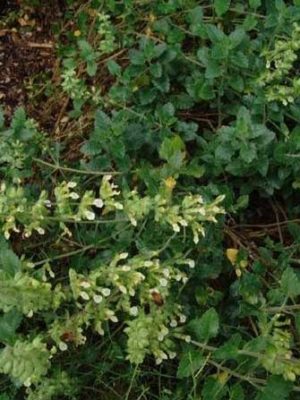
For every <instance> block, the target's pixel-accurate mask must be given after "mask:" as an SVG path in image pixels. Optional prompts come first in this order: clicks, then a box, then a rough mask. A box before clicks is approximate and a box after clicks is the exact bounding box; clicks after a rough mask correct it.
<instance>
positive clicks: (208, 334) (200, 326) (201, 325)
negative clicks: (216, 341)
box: [190, 308, 219, 342]
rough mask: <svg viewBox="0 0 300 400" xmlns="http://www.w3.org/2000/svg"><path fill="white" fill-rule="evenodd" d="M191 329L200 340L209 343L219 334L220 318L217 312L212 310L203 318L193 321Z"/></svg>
mask: <svg viewBox="0 0 300 400" xmlns="http://www.w3.org/2000/svg"><path fill="white" fill-rule="evenodd" d="M190 328H191V330H192V331H193V332H194V334H195V336H196V338H197V339H198V340H201V341H203V340H204V341H206V342H207V341H208V340H209V339H211V338H214V337H216V336H217V335H218V332H219V316H218V314H217V312H216V310H215V309H214V308H210V309H209V310H207V311H206V312H205V313H204V314H203V315H202V317H201V318H197V319H194V320H193V321H191V323H190Z"/></svg>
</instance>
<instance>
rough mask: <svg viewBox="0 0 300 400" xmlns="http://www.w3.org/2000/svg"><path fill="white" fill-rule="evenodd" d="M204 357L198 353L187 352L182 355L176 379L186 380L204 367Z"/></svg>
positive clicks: (194, 351)
mask: <svg viewBox="0 0 300 400" xmlns="http://www.w3.org/2000/svg"><path fill="white" fill-rule="evenodd" d="M205 361H206V359H205V357H204V356H203V354H202V353H201V352H200V351H196V350H193V351H188V352H185V353H184V354H183V357H182V358H181V359H180V362H179V366H178V369H177V378H180V379H182V378H188V377H189V376H192V375H194V374H195V373H196V372H197V371H198V370H199V369H200V368H202V367H203V366H204V365H205Z"/></svg>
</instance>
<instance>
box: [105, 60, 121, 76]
mask: <svg viewBox="0 0 300 400" xmlns="http://www.w3.org/2000/svg"><path fill="white" fill-rule="evenodd" d="M106 65H107V68H108V70H109V72H110V73H111V74H112V75H114V76H119V75H120V74H121V67H120V65H119V64H118V63H117V62H116V61H115V60H109V61H107V63H106Z"/></svg>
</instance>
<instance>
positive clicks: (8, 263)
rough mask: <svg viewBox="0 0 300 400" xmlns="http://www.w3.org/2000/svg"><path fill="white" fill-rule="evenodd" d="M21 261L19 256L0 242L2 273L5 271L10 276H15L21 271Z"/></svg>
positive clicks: (0, 267)
mask: <svg viewBox="0 0 300 400" xmlns="http://www.w3.org/2000/svg"><path fill="white" fill-rule="evenodd" d="M21 266H22V264H21V261H20V259H19V258H18V256H17V255H16V254H15V253H14V252H13V251H12V250H10V249H9V248H8V247H7V246H6V244H2V243H1V242H0V271H1V270H2V271H4V272H5V273H6V274H7V275H9V276H12V277H13V276H14V275H15V274H16V273H17V272H19V271H20V270H21Z"/></svg>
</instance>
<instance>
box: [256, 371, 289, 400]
mask: <svg viewBox="0 0 300 400" xmlns="http://www.w3.org/2000/svg"><path fill="white" fill-rule="evenodd" d="M292 387H293V384H292V382H289V381H286V380H284V379H283V378H282V377H281V376H276V375H273V376H271V377H270V378H268V380H267V385H266V387H265V388H264V389H263V391H262V393H261V394H260V395H259V396H258V399H257V400H286V399H288V398H289V394H290V392H291V390H292Z"/></svg>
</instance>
